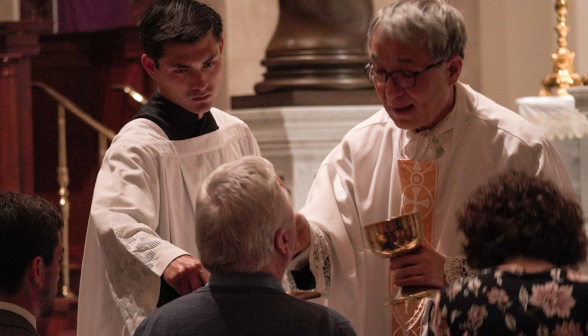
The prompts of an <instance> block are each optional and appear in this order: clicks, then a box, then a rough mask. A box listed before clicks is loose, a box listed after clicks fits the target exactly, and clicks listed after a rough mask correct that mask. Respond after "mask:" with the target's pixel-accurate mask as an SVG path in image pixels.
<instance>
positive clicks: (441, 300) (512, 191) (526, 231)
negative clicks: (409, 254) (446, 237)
mask: <svg viewBox="0 0 588 336" xmlns="http://www.w3.org/2000/svg"><path fill="white" fill-rule="evenodd" d="M457 218H458V223H459V228H460V230H461V231H463V233H464V234H465V236H466V238H467V240H468V243H467V244H466V245H464V250H465V253H466V258H467V262H468V264H469V265H470V266H471V267H473V268H475V269H478V270H480V273H479V274H478V275H476V276H473V277H470V278H464V279H461V280H459V281H456V282H455V283H453V284H450V285H449V286H447V287H446V288H444V289H443V290H441V292H440V293H439V294H438V295H437V298H436V301H435V307H434V310H433V312H432V315H431V323H430V326H431V327H430V332H431V333H433V334H434V335H460V336H461V335H466V334H467V335H546V336H547V335H588V324H587V323H588V276H587V275H583V274H580V273H578V272H577V271H576V270H574V268H576V267H577V266H578V265H579V264H580V263H582V262H584V261H585V260H586V246H587V238H586V232H585V229H584V223H583V222H584V221H583V215H582V210H581V208H580V206H579V205H578V203H577V202H576V201H574V200H573V199H572V198H570V197H568V196H566V195H563V194H562V193H561V192H560V191H559V190H558V189H557V188H556V187H555V186H554V185H553V184H552V183H551V182H549V181H545V180H542V179H539V178H535V177H529V176H528V175H526V174H524V173H521V172H510V173H507V174H503V175H501V176H499V177H498V178H496V179H494V180H493V181H492V182H490V184H489V185H487V186H484V187H481V188H480V189H478V191H477V192H476V193H474V195H473V196H472V197H471V198H470V200H469V201H468V203H467V204H466V205H465V207H464V209H463V210H462V212H461V213H460V214H458V216H457Z"/></svg>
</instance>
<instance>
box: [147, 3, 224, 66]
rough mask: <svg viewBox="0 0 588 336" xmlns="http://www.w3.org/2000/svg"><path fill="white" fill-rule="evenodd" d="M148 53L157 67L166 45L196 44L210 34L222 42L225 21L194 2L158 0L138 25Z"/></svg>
mask: <svg viewBox="0 0 588 336" xmlns="http://www.w3.org/2000/svg"><path fill="white" fill-rule="evenodd" d="M139 30H140V34H141V43H142V44H143V49H144V50H145V54H147V56H149V57H150V58H151V59H152V60H153V61H154V62H155V65H156V66H159V59H160V58H161V57H162V56H163V48H164V45H165V44H167V43H187V44H194V43H196V42H198V41H200V40H202V39H203V38H205V37H206V36H207V35H208V34H209V33H211V34H212V35H213V36H214V37H215V38H216V39H217V41H219V42H220V40H221V38H222V34H223V22H222V19H221V17H220V15H219V14H218V13H217V12H215V11H214V10H213V9H212V8H210V7H208V6H207V5H205V4H203V3H200V2H198V1H195V0H158V1H155V2H152V3H151V4H150V5H148V6H147V7H146V9H145V13H144V15H143V19H142V20H141V24H140V25H139Z"/></svg>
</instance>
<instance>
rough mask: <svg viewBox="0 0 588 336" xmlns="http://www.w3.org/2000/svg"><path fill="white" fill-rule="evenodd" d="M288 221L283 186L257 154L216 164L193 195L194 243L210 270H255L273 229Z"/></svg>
mask: <svg viewBox="0 0 588 336" xmlns="http://www.w3.org/2000/svg"><path fill="white" fill-rule="evenodd" d="M292 225H294V215H293V212H292V206H291V204H290V197H289V195H288V192H287V191H286V189H285V188H283V187H281V184H280V181H279V178H278V177H277V175H276V173H275V171H274V167H273V165H272V164H271V163H270V162H269V161H267V160H266V159H263V158H261V157H257V156H245V157H242V158H240V159H238V160H236V161H232V162H229V163H225V164H224V165H222V166H220V167H219V168H217V169H216V170H215V171H214V172H213V173H212V174H211V175H210V176H209V177H208V179H207V180H206V181H205V182H204V183H203V184H202V186H201V188H200V192H199V194H198V197H197V200H196V244H197V246H198V249H199V250H200V259H201V261H202V264H203V265H204V267H205V268H206V269H208V270H209V271H210V272H211V273H218V274H230V273H243V272H257V271H260V270H261V269H262V268H263V267H264V266H266V265H267V264H268V263H269V261H270V258H271V256H272V253H273V251H274V242H275V237H276V233H277V232H278V230H279V229H281V228H289V227H291V226H292Z"/></svg>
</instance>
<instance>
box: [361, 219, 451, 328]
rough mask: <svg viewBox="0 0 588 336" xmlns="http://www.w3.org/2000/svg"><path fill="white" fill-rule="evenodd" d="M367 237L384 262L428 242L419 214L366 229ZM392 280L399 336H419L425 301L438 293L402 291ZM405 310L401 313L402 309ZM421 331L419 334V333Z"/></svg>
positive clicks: (417, 289)
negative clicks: (424, 240) (424, 241)
mask: <svg viewBox="0 0 588 336" xmlns="http://www.w3.org/2000/svg"><path fill="white" fill-rule="evenodd" d="M364 231H365V236H366V239H367V241H368V244H369V246H370V248H371V250H372V252H373V253H375V254H376V255H377V256H379V257H381V258H387V259H389V258H391V257H396V256H399V255H402V254H405V253H408V252H410V251H412V250H414V249H416V248H418V247H419V246H420V245H421V243H422V242H423V239H424V230H423V223H422V221H421V215H420V213H419V212H413V213H409V214H406V215H401V216H397V217H392V218H389V219H387V220H385V221H382V222H377V223H373V224H369V225H366V226H364ZM391 279H392V276H391V274H390V277H389V286H390V301H389V304H390V305H391V308H392V315H393V316H394V319H395V320H396V322H397V323H398V326H399V327H400V329H397V330H393V332H392V334H393V335H396V334H397V333H398V332H399V331H402V334H403V335H417V334H418V327H417V328H415V326H417V325H418V326H420V323H419V322H420V320H421V316H422V314H423V312H424V308H425V304H424V300H421V299H423V298H427V297H431V296H433V295H435V294H436V293H437V291H438V290H439V289H438V288H434V287H421V286H411V287H398V286H395V285H394V284H393V281H392V280H391ZM401 305H402V306H403V308H404V309H400V306H401ZM415 329H417V330H415Z"/></svg>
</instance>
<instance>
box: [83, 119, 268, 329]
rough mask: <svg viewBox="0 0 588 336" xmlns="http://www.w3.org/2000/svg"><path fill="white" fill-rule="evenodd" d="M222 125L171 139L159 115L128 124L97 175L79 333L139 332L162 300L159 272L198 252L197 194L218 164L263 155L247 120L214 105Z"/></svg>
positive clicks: (112, 146)
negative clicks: (154, 119) (157, 121)
mask: <svg viewBox="0 0 588 336" xmlns="http://www.w3.org/2000/svg"><path fill="white" fill-rule="evenodd" d="M211 112H212V115H213V116H214V119H215V121H216V123H217V125H218V127H219V129H218V130H216V131H214V132H211V133H207V134H204V135H201V136H198V137H195V138H191V139H187V140H181V141H169V140H168V138H167V136H166V135H165V133H164V132H163V131H162V130H161V129H160V128H159V127H158V126H157V125H156V124H155V123H153V122H152V121H149V120H147V119H143V118H139V119H135V120H133V121H131V122H129V123H128V124H127V125H126V126H125V127H123V129H122V130H121V131H120V133H119V134H118V135H117V136H116V137H115V139H114V141H113V142H112V145H111V146H110V148H109V149H108V151H107V153H106V157H105V158H104V161H103V163H102V167H101V169H100V172H99V174H98V179H97V181H96V187H95V190H94V196H93V200H92V208H91V213H90V219H89V223H88V233H87V237H86V247H85V251H84V260H83V265H82V278H81V286H80V298H79V312H78V335H80V336H94V335H96V336H106V335H108V336H119V335H132V334H133V332H134V330H135V329H136V328H137V327H138V325H139V324H140V323H141V321H142V320H143V319H144V318H145V317H146V316H147V315H148V314H149V313H151V312H152V311H153V310H154V309H155V307H156V304H157V300H158V297H159V289H160V276H161V274H162V273H163V271H164V270H165V268H166V267H167V266H168V265H169V263H170V262H171V261H172V260H173V259H175V258H177V257H178V256H181V255H185V254H190V255H192V256H194V257H198V255H199V254H198V249H197V247H196V242H195V224H196V223H195V215H194V211H195V208H194V206H195V199H196V195H197V193H198V190H199V188H200V184H201V183H202V182H203V181H204V180H205V179H206V178H207V177H208V175H209V174H210V173H211V172H212V171H213V170H214V169H216V168H217V167H218V166H220V165H222V164H223V163H225V162H229V161H233V160H235V159H238V158H239V157H242V156H246V155H258V156H259V155H260V151H259V147H258V145H257V142H256V141H255V138H254V137H253V135H252V134H251V132H250V130H249V128H248V127H247V125H245V123H243V122H242V121H241V120H239V119H237V118H235V117H232V116H230V115H229V114H227V113H225V112H222V111H220V110H217V109H214V108H213V109H212V110H211Z"/></svg>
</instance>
